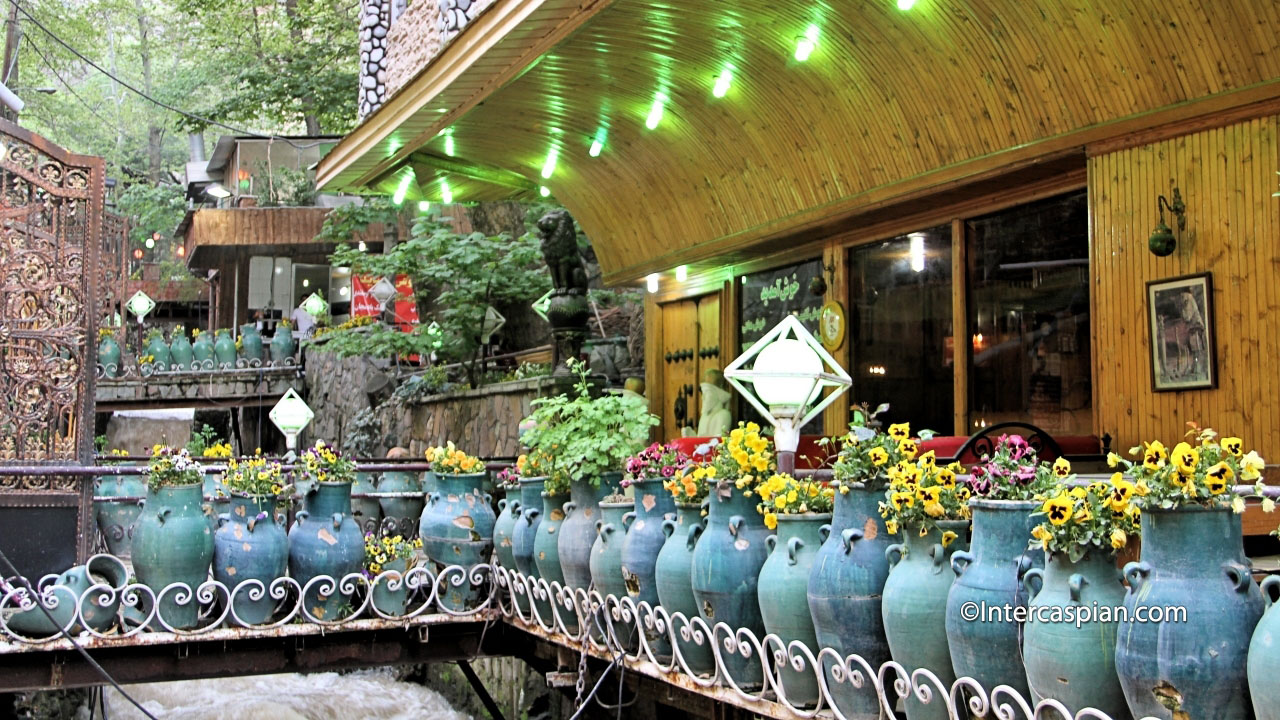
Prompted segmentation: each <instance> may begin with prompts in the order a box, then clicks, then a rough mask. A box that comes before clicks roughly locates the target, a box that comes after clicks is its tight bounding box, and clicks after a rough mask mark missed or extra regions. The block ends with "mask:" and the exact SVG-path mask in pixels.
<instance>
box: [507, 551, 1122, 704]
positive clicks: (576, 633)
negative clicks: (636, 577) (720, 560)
mask: <svg viewBox="0 0 1280 720" xmlns="http://www.w3.org/2000/svg"><path fill="white" fill-rule="evenodd" d="M493 572H494V580H495V583H496V584H497V586H498V588H499V590H500V592H499V593H498V594H497V609H498V611H499V612H500V613H501V614H502V616H503V617H504V618H505V619H506V620H507V621H508V622H510V623H512V624H514V625H516V626H518V627H522V628H524V629H525V630H528V631H530V632H532V633H534V634H537V635H540V636H542V637H544V638H546V639H547V640H550V641H552V642H557V643H559V644H562V645H566V646H569V647H572V648H575V649H579V650H581V649H582V648H583V645H584V644H585V645H586V649H587V650H588V652H591V653H592V654H595V655H597V656H599V657H602V658H605V659H610V660H613V661H616V662H620V663H625V664H626V665H627V666H628V669H629V671H634V672H640V673H642V674H647V675H650V676H652V677H657V678H660V679H665V680H668V681H671V680H673V679H675V678H678V679H679V681H680V682H679V684H680V685H682V686H683V687H686V688H695V689H699V690H703V691H712V690H719V691H721V692H722V694H724V693H725V692H727V696H728V699H729V700H730V701H733V702H735V704H738V705H740V706H742V707H745V708H747V709H755V710H764V709H766V706H767V709H768V712H767V713H762V714H766V715H769V716H772V717H786V716H791V717H795V718H812V717H818V716H820V715H821V716H824V717H825V716H828V714H829V716H832V717H835V718H837V719H838V720H850V716H848V715H846V714H845V713H844V712H842V709H841V706H840V703H838V702H837V701H836V698H837V696H840V695H842V694H844V696H845V697H847V694H848V693H849V692H853V693H859V692H861V693H869V694H874V696H875V699H876V702H877V703H878V706H879V716H880V717H881V718H886V719H888V720H896V719H897V718H902V717H906V715H905V713H904V712H903V710H902V709H901V708H900V707H899V705H898V701H899V700H900V699H906V698H908V696H912V697H914V698H915V700H917V701H919V702H920V703H922V704H924V705H931V704H941V705H942V707H943V709H944V710H945V713H946V715H947V717H948V718H951V720H960V719H961V718H988V717H991V718H995V719H996V720H1017V719H1018V718H1026V719H1027V720H1050V719H1052V720H1057V719H1058V718H1073V719H1074V720H1085V718H1090V719H1092V720H1111V718H1110V716H1108V715H1106V714H1105V713H1103V712H1101V711H1098V710H1095V709H1092V708H1085V709H1081V710H1079V711H1078V712H1076V713H1072V712H1071V711H1070V710H1068V708H1067V707H1066V706H1065V705H1063V704H1062V703H1061V702H1059V701H1057V700H1053V699H1044V700H1041V701H1039V702H1032V701H1029V700H1028V699H1027V698H1025V697H1023V696H1022V695H1021V693H1019V692H1018V691H1017V690H1015V689H1013V688H1011V687H1009V686H1007V685H998V686H996V687H994V688H991V689H990V690H988V689H986V688H984V687H982V686H981V685H980V684H979V683H978V682H976V681H975V680H974V679H972V678H969V677H962V678H960V679H958V680H956V681H955V682H954V683H951V684H950V685H948V684H946V683H944V682H943V681H942V680H941V679H940V678H939V677H938V675H937V674H935V673H934V672H933V671H932V670H930V669H928V668H917V669H908V668H905V667H903V666H902V665H900V664H899V663H897V662H893V661H890V662H887V663H884V664H883V665H881V666H880V667H878V668H877V667H872V666H871V665H870V664H869V663H868V662H867V661H866V660H865V659H863V658H862V657H861V656H859V655H856V654H855V655H846V656H841V654H840V653H838V652H836V651H835V650H833V649H831V648H821V649H819V650H818V652H817V653H816V654H815V652H814V650H813V649H812V648H810V647H808V646H807V645H805V644H804V643H802V642H798V641H792V642H785V641H783V640H782V639H781V638H780V637H778V636H777V635H774V634H768V635H765V636H764V637H763V638H761V637H758V636H757V635H756V634H755V633H754V632H752V631H751V630H748V629H744V628H736V629H735V628H731V627H729V626H728V625H727V624H725V623H723V622H717V623H714V624H708V623H707V622H706V621H705V620H704V619H702V618H701V617H693V618H690V617H687V616H685V615H684V614H683V613H679V612H676V613H668V612H667V610H666V609H665V608H663V607H662V606H661V605H658V606H651V605H649V604H648V603H646V602H636V601H635V600H633V599H632V598H630V597H624V598H618V597H616V596H613V595H601V594H600V593H599V592H597V591H595V590H589V591H588V590H583V589H581V588H570V587H566V586H564V585H561V584H560V583H558V582H550V583H549V582H547V581H546V580H544V579H541V578H532V577H529V576H528V575H524V574H521V573H519V572H515V571H512V570H510V569H508V568H503V567H501V566H495V567H494V568H493ZM544 615H545V616H544ZM636 627H638V628H640V630H641V631H640V632H633V629H634V628H636ZM624 635H625V636H624ZM682 645H683V646H684V647H689V646H691V645H692V646H697V647H705V648H707V649H709V650H710V651H711V654H712V657H713V659H714V669H712V670H711V671H710V672H707V673H698V672H695V671H694V670H693V669H692V668H691V666H690V663H689V661H688V660H687V659H686V658H685V657H684V653H683V652H682V650H681V648H682ZM735 656H736V657H737V658H741V659H742V661H747V662H750V661H753V660H754V661H755V662H758V663H759V670H760V674H761V677H762V679H763V682H762V684H761V685H760V686H759V687H743V686H741V685H739V684H738V683H737V682H736V681H735V679H734V677H733V676H732V675H731V674H730V673H729V672H728V671H727V667H728V666H727V665H726V660H727V659H731V658H734V657H735ZM735 662H737V660H736V659H735ZM782 668H789V669H790V670H793V671H795V672H798V673H804V672H806V671H808V672H812V673H813V675H814V678H815V680H816V681H817V684H818V687H819V689H820V698H819V700H818V702H817V703H816V704H815V705H810V706H801V705H796V704H793V703H791V702H790V701H789V700H788V698H787V695H786V685H785V682H784V680H783V677H782V672H781V669H782ZM855 717H858V716H855ZM1143 720H1147V719H1145V718H1144V719H1143Z"/></svg>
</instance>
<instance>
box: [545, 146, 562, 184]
mask: <svg viewBox="0 0 1280 720" xmlns="http://www.w3.org/2000/svg"><path fill="white" fill-rule="evenodd" d="M559 158H560V149H559V148H557V147H556V146H554V145H552V146H551V149H550V150H548V151H547V161H546V162H544V163H542V177H544V178H550V177H551V173H554V172H555V171H556V160H558V159H559Z"/></svg>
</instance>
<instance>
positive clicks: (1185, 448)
mask: <svg viewBox="0 0 1280 720" xmlns="http://www.w3.org/2000/svg"><path fill="white" fill-rule="evenodd" d="M1172 460H1173V465H1174V467H1176V468H1178V472H1180V473H1182V474H1183V475H1190V474H1191V473H1193V472H1195V469H1196V465H1197V464H1199V462H1200V451H1199V450H1196V449H1195V448H1193V447H1191V446H1190V445H1188V444H1187V443H1185V442H1180V443H1178V444H1177V445H1175V446H1174V448H1173V455H1172Z"/></svg>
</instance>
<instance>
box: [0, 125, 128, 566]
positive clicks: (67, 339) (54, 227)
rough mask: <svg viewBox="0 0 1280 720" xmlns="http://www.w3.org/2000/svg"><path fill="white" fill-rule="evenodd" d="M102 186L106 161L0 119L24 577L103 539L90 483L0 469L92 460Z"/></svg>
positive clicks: (0, 401) (4, 325)
mask: <svg viewBox="0 0 1280 720" xmlns="http://www.w3.org/2000/svg"><path fill="white" fill-rule="evenodd" d="M102 187H103V161H102V158H97V157H89V156H82V155H75V154H72V153H69V152H67V151H66V150H63V149H62V148H60V147H57V146H56V145H53V144H52V143H50V142H48V141H47V140H45V139H44V138H41V137H39V136H37V135H34V134H32V133H30V132H28V131H26V130H24V129H22V128H20V127H18V126H16V125H14V124H12V123H8V122H4V121H0V272H3V277H2V278H0V527H2V528H4V532H3V533H0V542H3V543H4V550H5V552H6V554H8V555H10V557H12V558H14V560H15V561H17V562H18V564H19V570H20V571H23V572H24V574H29V573H30V572H33V571H36V570H47V571H53V570H54V569H56V570H59V571H60V570H63V569H65V568H66V567H67V566H69V565H71V564H72V561H73V560H74V559H75V558H76V556H77V555H79V556H80V557H84V556H85V555H87V553H88V551H89V548H90V545H91V543H92V540H93V538H94V537H95V532H94V529H93V525H92V521H91V515H90V509H91V505H92V499H93V498H92V490H91V487H92V483H91V482H90V478H88V477H76V476H68V475H61V476H59V475H44V474H30V473H28V474H11V475H5V474H3V473H4V466H15V465H19V466H20V465H45V466H49V465H83V464H89V463H91V462H92V460H93V428H94V424H93V414H92V413H93V389H94V366H95V358H96V342H97V337H96V328H97V325H98V317H97V311H96V309H95V292H96V288H97V286H98V284H99V282H100V280H101V279H102V278H101V277H100V276H99V271H98V257H99V251H100V249H101V248H100V242H101V232H102ZM15 555H16V556H17V557H15Z"/></svg>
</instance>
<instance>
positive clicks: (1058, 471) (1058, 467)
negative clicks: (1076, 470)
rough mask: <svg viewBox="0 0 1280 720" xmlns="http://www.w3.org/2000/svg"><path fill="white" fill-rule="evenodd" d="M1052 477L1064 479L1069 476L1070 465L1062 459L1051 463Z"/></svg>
mask: <svg viewBox="0 0 1280 720" xmlns="http://www.w3.org/2000/svg"><path fill="white" fill-rule="evenodd" d="M1053 474H1054V477H1060V478H1064V477H1067V476H1068V475H1070V474H1071V463H1070V462H1069V461H1068V460H1067V459H1066V458H1064V457H1060V458H1058V459H1057V460H1054V461H1053Z"/></svg>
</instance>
